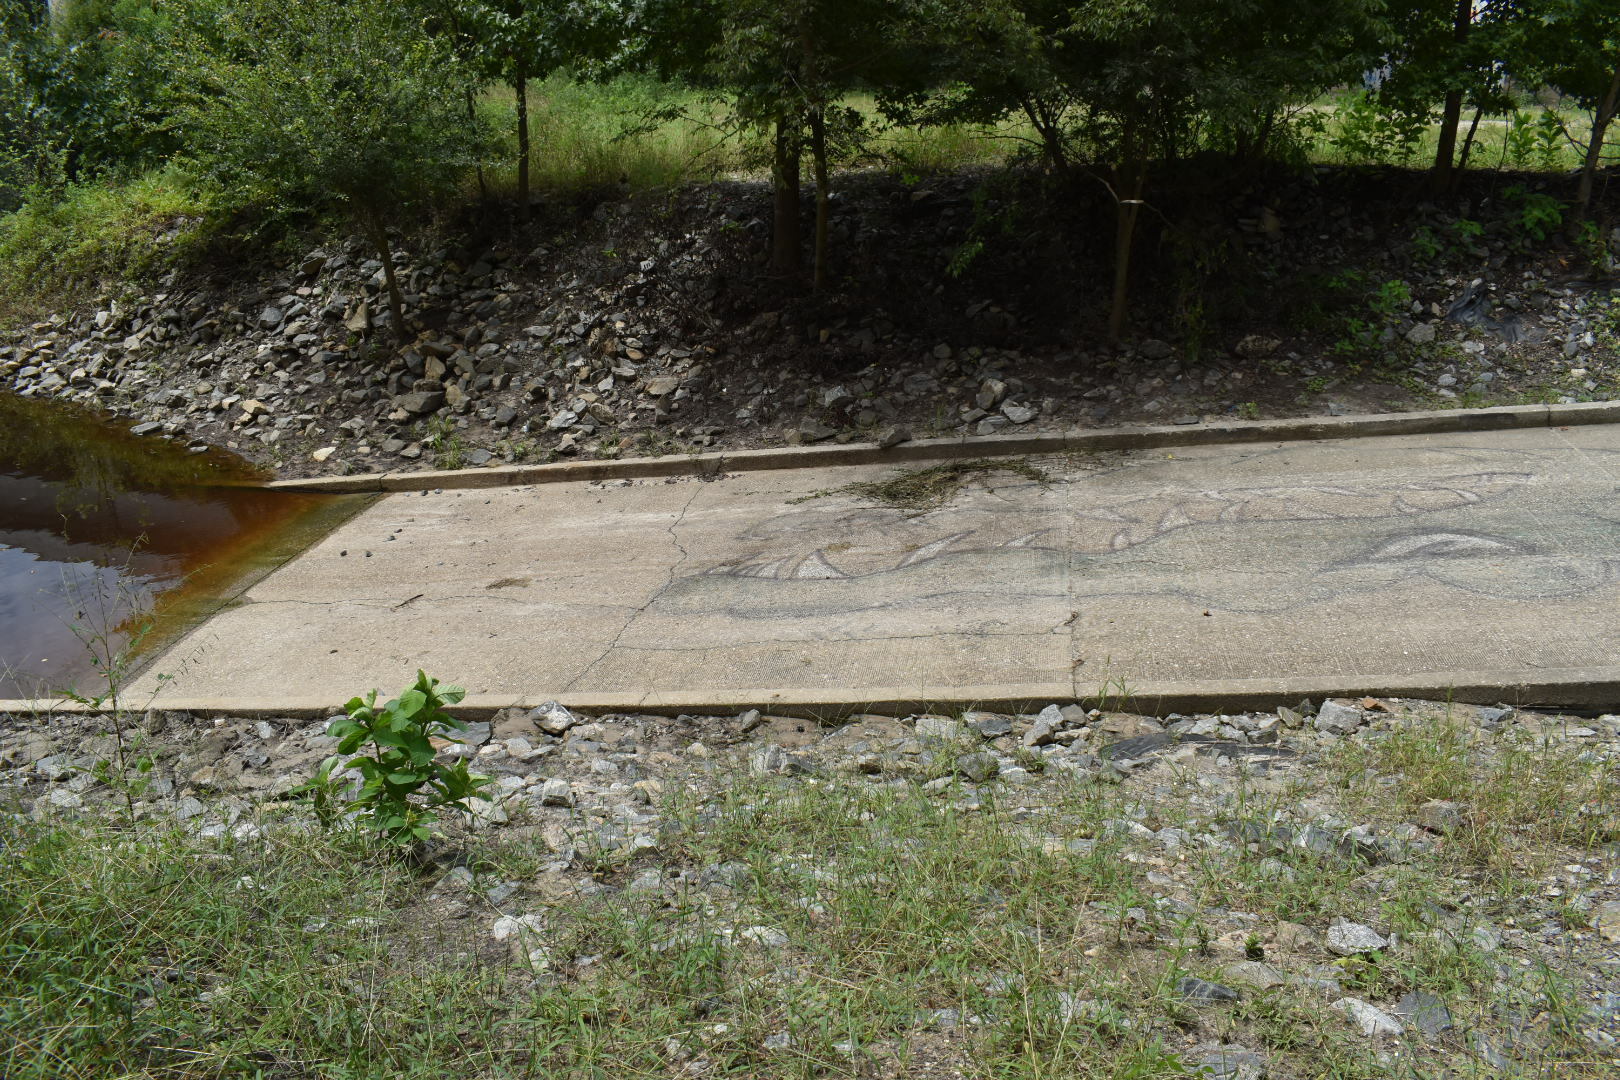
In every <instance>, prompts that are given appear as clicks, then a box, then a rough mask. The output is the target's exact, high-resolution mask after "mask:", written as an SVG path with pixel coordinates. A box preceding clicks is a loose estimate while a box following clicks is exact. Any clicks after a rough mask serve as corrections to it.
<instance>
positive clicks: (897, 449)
mask: <svg viewBox="0 0 1620 1080" xmlns="http://www.w3.org/2000/svg"><path fill="white" fill-rule="evenodd" d="M1615 422H1620V401H1604V402H1590V403H1582V404H1575V405H1501V406H1496V407H1493V408H1489V409H1446V410H1435V411H1430V412H1411V413H1385V414H1380V415H1374V416H1319V417H1306V418H1303V419H1292V420H1223V421H1221V422H1219V423H1214V424H1194V425H1187V426H1174V425H1159V426H1149V427H1128V428H1117V429H1108V430H1097V431H1080V430H1074V431H1068V432H1053V433H1051V434H1040V435H1017V434H1014V435H986V436H968V435H961V436H954V437H951V438H945V439H918V440H916V441H914V442H907V443H901V444H900V445H898V446H894V447H890V448H889V449H887V450H883V449H879V448H878V446H877V445H876V444H875V443H851V444H848V445H843V446H787V447H773V448H769V449H764V450H722V451H716V452H714V453H708V454H688V455H680V456H673V457H655V458H621V459H617V460H601V461H564V462H556V463H554V464H550V465H510V466H500V467H497V468H492V469H456V470H445V471H428V472H402V473H369V474H366V475H362V476H331V477H314V478H310V479H305V480H273V481H270V482H268V483H267V484H265V485H264V486H265V487H267V488H271V489H274V490H279V491H307V492H325V493H376V492H394V491H423V490H430V489H433V488H492V487H510V486H514V485H519V484H554V483H563V482H566V481H582V480H617V479H626V478H641V477H658V476H694V475H695V476H714V475H717V474H719V473H723V472H762V471H765V470H769V469H800V468H815V467H822V468H827V467H832V466H838V465H874V464H896V463H900V462H908V461H948V460H952V459H959V458H982V457H1003V456H1012V455H1023V454H1058V453H1074V452H1086V451H1103V450H1141V449H1152V448H1157V447H1173V446H1209V445H1214V444H1219V443H1248V442H1278V441H1291V440H1322V439H1359V438H1371V437H1374V436H1380V435H1428V434H1440V433H1445V432H1457V431H1501V430H1505V429H1510V428H1535V427H1573V426H1576V425H1581V424H1607V423H1615Z"/></svg>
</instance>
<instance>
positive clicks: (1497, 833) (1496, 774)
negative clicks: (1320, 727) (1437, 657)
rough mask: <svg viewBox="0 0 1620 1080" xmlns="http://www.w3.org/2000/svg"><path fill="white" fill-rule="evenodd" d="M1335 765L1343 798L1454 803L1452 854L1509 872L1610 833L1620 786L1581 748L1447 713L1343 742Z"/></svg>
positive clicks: (1365, 803) (1398, 809)
mask: <svg viewBox="0 0 1620 1080" xmlns="http://www.w3.org/2000/svg"><path fill="white" fill-rule="evenodd" d="M1333 764H1334V766H1335V769H1336V771H1337V772H1338V774H1339V776H1340V779H1341V782H1342V783H1343V785H1344V787H1345V795H1346V798H1347V801H1348V802H1349V804H1350V805H1352V806H1354V807H1357V808H1358V809H1360V810H1363V811H1365V812H1367V813H1375V814H1382V815H1386V816H1387V815H1388V814H1390V813H1392V812H1393V813H1394V814H1396V815H1402V816H1407V817H1411V816H1413V815H1416V814H1417V813H1418V812H1419V811H1420V810H1421V808H1422V807H1423V806H1424V805H1425V804H1426V803H1430V802H1432V801H1446V802H1455V803H1457V804H1459V807H1460V810H1459V813H1460V820H1459V823H1458V825H1457V827H1456V828H1455V829H1454V830H1453V831H1452V832H1451V834H1450V835H1449V836H1448V838H1447V839H1448V841H1449V844H1448V848H1449V850H1450V851H1451V852H1452V855H1453V857H1455V858H1459V859H1462V860H1465V861H1467V862H1472V863H1475V864H1477V865H1479V866H1482V867H1487V868H1494V869H1496V870H1499V871H1500V870H1507V869H1509V868H1511V867H1513V866H1515V865H1519V864H1523V863H1524V861H1525V860H1526V859H1527V858H1530V854H1529V853H1531V852H1537V853H1540V855H1539V858H1541V859H1543V860H1544V859H1545V858H1547V857H1550V854H1551V852H1552V850H1553V849H1555V848H1557V847H1577V848H1583V847H1590V846H1593V845H1595V844H1599V843H1603V842H1606V841H1608V840H1612V839H1614V836H1613V835H1612V834H1613V832H1614V823H1615V820H1616V813H1617V811H1620V784H1617V778H1616V776H1615V775H1614V773H1613V772H1612V771H1611V769H1610V768H1609V767H1608V766H1605V765H1604V764H1603V763H1602V762H1601V761H1599V760H1597V759H1595V758H1593V757H1592V756H1591V755H1588V754H1585V753H1583V752H1582V750H1581V748H1580V746H1579V745H1578V744H1576V743H1572V742H1569V741H1564V740H1551V739H1546V738H1542V737H1538V736H1534V735H1531V734H1530V733H1528V732H1526V731H1523V730H1521V729H1513V730H1510V731H1507V732H1503V733H1501V734H1492V733H1490V732H1486V731H1483V730H1480V729H1478V728H1476V727H1475V726H1473V725H1471V724H1467V723H1464V722H1463V721H1462V720H1461V719H1459V718H1458V717H1456V716H1455V715H1453V714H1451V713H1450V712H1448V713H1446V714H1445V715H1443V716H1439V717H1417V718H1409V719H1407V720H1406V721H1405V722H1403V723H1401V724H1400V725H1399V726H1397V727H1396V728H1395V729H1394V730H1393V731H1390V732H1388V733H1387V734H1384V735H1381V736H1376V737H1371V738H1364V739H1357V740H1349V741H1346V742H1345V743H1343V744H1342V745H1341V746H1340V747H1339V748H1338V752H1337V754H1336V755H1335V757H1334V760H1333Z"/></svg>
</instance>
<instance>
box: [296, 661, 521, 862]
mask: <svg viewBox="0 0 1620 1080" xmlns="http://www.w3.org/2000/svg"><path fill="white" fill-rule="evenodd" d="M466 693H467V692H466V691H465V690H463V689H462V688H461V687H459V686H446V687H443V688H442V689H441V688H440V686H439V680H438V679H431V678H429V677H428V676H427V674H426V673H425V672H421V671H418V672H417V673H416V683H415V684H414V685H413V686H410V687H408V688H407V689H406V690H405V692H404V693H402V694H400V695H399V697H397V698H395V699H393V700H391V701H388V702H386V703H384V704H383V705H382V707H380V708H379V707H378V706H377V691H375V690H373V691H371V692H370V693H369V694H367V695H366V696H365V698H364V699H361V698H358V697H357V698H352V699H350V701H349V703H348V704H347V705H345V706H344V707H343V708H344V712H345V713H347V715H346V716H342V717H339V718H338V719H336V720H333V721H332V723H331V725H330V726H329V727H328V728H327V729H326V730H327V734H329V735H331V736H333V737H335V738H337V739H338V740H340V741H339V742H338V753H337V755H336V756H334V757H329V758H327V759H326V760H325V761H323V762H322V763H321V766H320V768H319V769H318V770H317V771H316V773H315V775H314V776H313V777H311V778H310V779H309V780H308V781H307V782H305V783H304V784H302V785H300V786H299V787H297V788H294V789H293V794H297V795H304V796H306V797H307V798H308V800H309V802H310V803H311V805H313V806H314V808H315V812H316V814H317V816H319V817H320V818H321V819H322V821H323V822H325V823H327V824H334V823H335V822H336V821H337V820H338V819H339V818H341V817H343V816H346V815H353V816H355V817H358V818H360V819H362V820H363V822H364V823H365V825H366V827H367V828H369V829H372V830H373V831H375V832H376V833H377V834H378V835H379V836H380V837H381V838H382V839H383V840H384V841H386V842H387V843H390V844H393V845H395V846H396V847H402V848H403V847H411V846H414V845H416V844H418V843H420V842H421V841H423V840H426V839H428V838H429V837H430V836H432V829H431V828H430V826H431V825H432V824H433V822H435V821H437V820H438V814H437V811H439V810H442V809H446V808H448V809H453V810H460V811H462V812H466V811H467V809H468V807H467V800H468V799H469V798H471V797H472V796H473V794H475V793H476V792H477V791H478V789H479V788H481V787H483V786H485V785H486V784H488V783H489V782H490V778H489V777H487V776H480V775H477V774H475V773H471V772H469V771H468V770H467V763H466V761H464V760H458V761H457V762H456V763H455V764H454V765H444V764H441V763H440V762H439V761H438V760H437V756H438V752H437V751H436V750H435V749H434V747H433V743H432V741H431V740H432V739H433V738H434V737H435V736H437V737H445V736H446V735H447V734H448V733H450V732H459V731H465V730H466V729H467V725H466V724H465V723H463V722H462V721H460V720H458V719H456V718H455V717H453V716H451V715H450V714H449V713H447V712H445V711H444V706H446V705H454V704H455V703H456V702H458V701H460V700H461V699H462V698H463V697H465V696H466ZM362 748H365V749H366V750H368V751H369V754H367V753H357V751H360V750H362ZM350 754H353V755H354V756H353V757H350V758H349V759H348V760H347V761H344V760H343V758H344V756H345V755H350ZM340 766H341V767H342V768H343V769H349V768H353V769H358V770H359V771H360V775H361V780H362V783H361V785H360V790H359V792H358V793H357V794H356V795H355V797H354V798H353V799H352V800H350V801H349V803H348V809H347V811H339V809H338V797H339V795H340V791H341V789H340V787H339V784H338V782H337V781H336V780H335V779H334V777H333V773H334V772H335V771H338V770H339V767H340Z"/></svg>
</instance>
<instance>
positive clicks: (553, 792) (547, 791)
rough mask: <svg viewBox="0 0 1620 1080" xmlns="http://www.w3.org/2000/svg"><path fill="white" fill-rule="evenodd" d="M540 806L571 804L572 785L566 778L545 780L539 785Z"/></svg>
mask: <svg viewBox="0 0 1620 1080" xmlns="http://www.w3.org/2000/svg"><path fill="white" fill-rule="evenodd" d="M540 805H541V806H573V805H574V786H573V785H572V784H570V783H569V782H568V781H566V780H547V781H546V782H545V783H544V784H541V785H540Z"/></svg>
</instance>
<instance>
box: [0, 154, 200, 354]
mask: <svg viewBox="0 0 1620 1080" xmlns="http://www.w3.org/2000/svg"><path fill="white" fill-rule="evenodd" d="M216 202H217V197H216V196H215V195H214V194H213V193H211V192H210V191H209V190H208V189H207V188H206V187H204V186H202V185H200V184H198V183H197V182H195V181H194V180H193V179H192V178H190V177H189V176H187V175H186V174H185V173H184V172H182V171H181V170H179V169H177V168H167V169H160V170H156V171H153V172H150V173H147V174H145V175H143V176H140V177H137V178H135V179H133V180H129V181H124V182H118V181H106V182H102V183H97V184H87V185H84V186H81V187H73V188H69V189H68V190H67V191H66V192H65V193H63V194H61V195H60V196H57V197H49V196H36V197H34V198H32V199H30V200H29V201H28V202H26V203H25V204H24V205H23V206H22V207H21V208H20V209H18V210H16V211H15V212H13V213H10V214H5V215H0V325H4V324H5V323H6V322H9V321H14V320H17V319H20V318H23V317H27V316H30V315H33V314H35V313H36V312H37V310H38V308H39V307H40V306H41V305H43V304H61V303H71V302H73V301H75V300H80V299H83V298H85V297H88V296H90V295H92V294H94V293H95V292H96V291H97V290H99V289H104V288H107V287H109V286H116V285H117V284H120V283H121V282H122V279H125V278H133V279H137V280H140V279H144V278H147V277H150V276H152V275H154V274H156V273H157V272H159V271H161V270H163V269H166V268H167V267H169V266H171V265H175V264H177V263H180V262H183V261H184V260H185V259H187V258H188V257H190V256H191V255H193V254H195V253H196V252H198V251H200V250H202V248H203V247H204V246H206V244H207V243H208V241H209V240H210V238H211V237H212V236H213V233H214V230H215V229H216V228H217V227H218V222H217V219H216V217H215V209H216Z"/></svg>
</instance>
